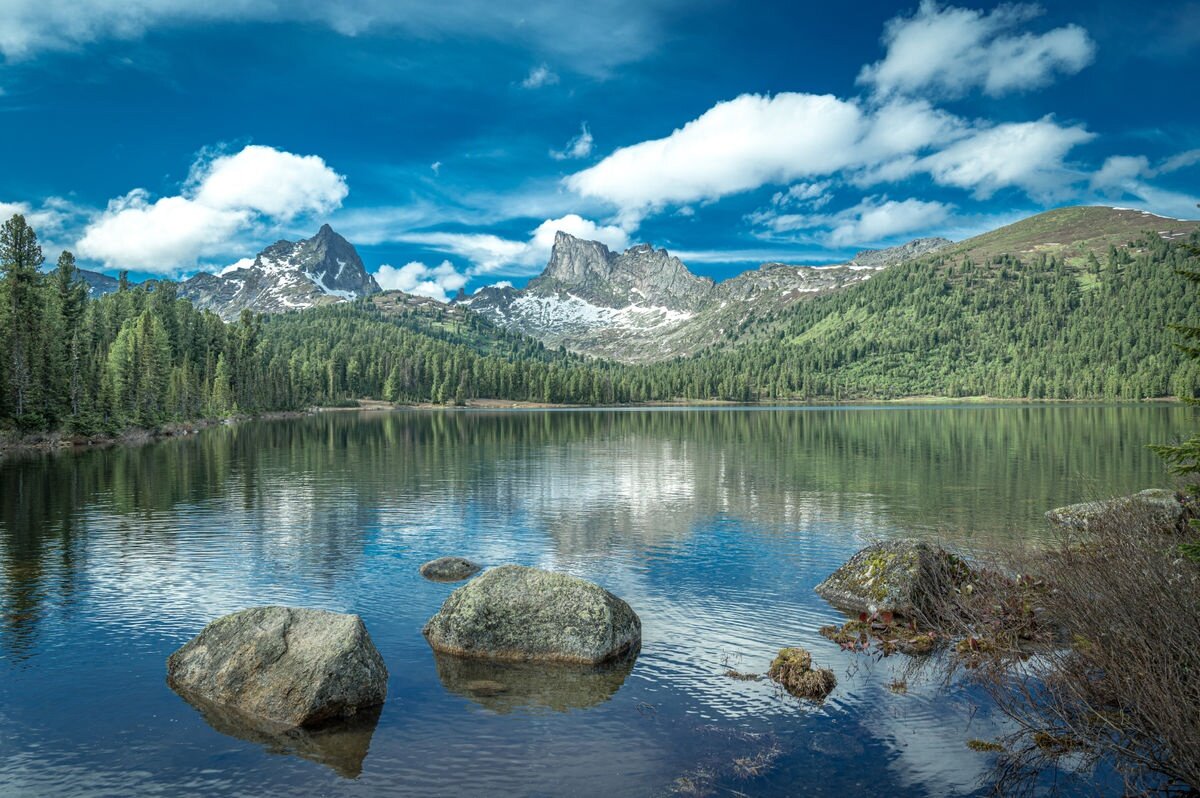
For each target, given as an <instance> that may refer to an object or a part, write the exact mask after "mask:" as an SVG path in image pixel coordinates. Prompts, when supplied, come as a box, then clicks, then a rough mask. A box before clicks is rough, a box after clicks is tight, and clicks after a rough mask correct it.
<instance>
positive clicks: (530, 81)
mask: <svg viewBox="0 0 1200 798" xmlns="http://www.w3.org/2000/svg"><path fill="white" fill-rule="evenodd" d="M555 83H558V75H556V74H554V73H553V72H551V71H550V67H548V66H546V65H545V64H538V65H537V66H535V67H534V68H533V69H531V70H529V74H528V75H526V76H525V79H524V80H522V81H521V88H523V89H540V88H542V87H543V86H553V85H554V84H555Z"/></svg>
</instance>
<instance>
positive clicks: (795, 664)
mask: <svg viewBox="0 0 1200 798" xmlns="http://www.w3.org/2000/svg"><path fill="white" fill-rule="evenodd" d="M767 676H769V677H771V679H773V680H774V681H776V682H778V683H779V684H780V685H781V686H782V687H783V689H784V690H787V691H788V692H789V693H791V694H792V695H794V696H796V697H797V698H808V699H812V700H814V701H820V700H822V699H824V698H825V696H827V695H829V694H830V693H831V692H833V688H835V687H837V677H836V676H834V675H833V671H831V670H830V669H829V668H818V669H815V670H814V669H813V667H812V655H811V654H809V653H808V652H807V651H805V650H804V649H802V648H781V649H780V650H779V654H778V655H777V656H776V657H775V659H774V660H773V661H772V662H771V669H770V670H768V671H767Z"/></svg>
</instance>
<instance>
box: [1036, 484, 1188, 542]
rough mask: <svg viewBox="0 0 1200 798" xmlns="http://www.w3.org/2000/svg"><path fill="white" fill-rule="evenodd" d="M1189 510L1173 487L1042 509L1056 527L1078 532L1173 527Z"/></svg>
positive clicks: (1179, 525)
mask: <svg viewBox="0 0 1200 798" xmlns="http://www.w3.org/2000/svg"><path fill="white" fill-rule="evenodd" d="M1190 511H1191V508H1190V506H1189V505H1188V504H1186V503H1185V501H1184V498H1183V497H1182V496H1180V494H1177V493H1176V492H1175V491H1173V490H1159V489H1150V490H1143V491H1141V492H1139V493H1135V494H1133V495H1132V496H1119V497H1117V498H1115V499H1106V500H1103V501H1094V502H1080V503H1079V504H1069V505H1067V506H1066V507H1058V508H1056V509H1053V510H1050V511H1048V512H1047V513H1046V520H1047V521H1049V522H1050V524H1051V525H1052V526H1055V527H1058V528H1060V529H1066V530H1073V531H1079V532H1102V531H1104V530H1105V529H1110V528H1114V527H1117V526H1122V527H1127V528H1138V529H1141V530H1144V531H1153V530H1155V529H1161V530H1163V531H1173V530H1175V529H1178V528H1180V527H1181V525H1182V524H1183V523H1184V522H1185V521H1186V519H1187V518H1188V517H1189V516H1190V515H1191V512H1190Z"/></svg>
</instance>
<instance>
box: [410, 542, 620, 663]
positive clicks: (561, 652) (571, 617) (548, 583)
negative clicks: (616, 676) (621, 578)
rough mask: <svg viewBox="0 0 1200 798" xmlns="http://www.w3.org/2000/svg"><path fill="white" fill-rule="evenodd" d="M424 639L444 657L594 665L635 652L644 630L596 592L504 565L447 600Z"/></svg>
mask: <svg viewBox="0 0 1200 798" xmlns="http://www.w3.org/2000/svg"><path fill="white" fill-rule="evenodd" d="M424 633H425V637H426V639H427V640H428V641H429V644H430V645H431V646H432V647H433V649H434V650H435V651H439V652H441V653H444V654H455V655H458V656H467V657H491V658H493V659H502V660H516V661H521V660H527V661H546V662H575V663H582V664H596V663H600V662H604V661H605V660H610V659H612V658H614V657H617V656H620V655H621V654H624V653H627V652H630V651H633V650H635V649H637V648H638V647H639V646H640V645H641V640H642V622H641V620H640V619H639V618H638V616H637V613H635V612H634V611H633V610H632V609H631V608H630V607H629V605H628V604H626V603H625V602H624V601H622V600H621V599H619V598H617V597H616V596H614V595H613V594H612V593H609V592H608V591H607V590H605V589H604V588H602V587H600V586H599V585H595V584H592V583H591V582H588V581H586V580H583V579H580V578H578V577H575V576H570V575H568V574H560V573H553V572H551V571H543V570H540V569H537V568H526V567H525V566H522V565H504V566H501V567H499V568H493V569H492V570H490V571H487V572H486V573H484V574H483V575H482V576H478V577H476V578H475V579H473V580H471V581H470V582H468V583H467V584H466V585H464V586H463V587H460V588H459V589H458V590H455V591H454V592H453V593H451V594H450V597H449V598H447V599H446V602H445V603H444V604H443V605H442V608H441V610H440V611H438V613H437V615H435V616H433V617H432V618H430V619H429V623H427V624H425V629H424Z"/></svg>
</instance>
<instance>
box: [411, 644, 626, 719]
mask: <svg viewBox="0 0 1200 798" xmlns="http://www.w3.org/2000/svg"><path fill="white" fill-rule="evenodd" d="M433 658H434V662H435V664H436V665H437V673H438V678H439V679H441V680H442V684H443V685H444V686H445V688H446V689H447V690H449V691H450V692H452V693H457V694H459V695H461V696H464V697H466V698H469V699H471V700H472V701H474V702H476V703H478V704H480V705H481V706H483V707H486V708H487V709H490V710H492V711H493V712H499V713H502V714H503V713H508V712H513V711H516V710H521V709H530V710H537V709H552V710H555V711H556V712H566V711H568V710H572V709H587V708H588V707H593V706H595V705H597V704H602V703H604V702H605V701H607V700H609V699H610V698H612V697H613V696H614V695H615V694H616V692H617V691H618V690H620V689H621V685H623V684H624V683H625V679H626V678H627V677H628V676H629V674H630V673H631V672H632V671H633V665H634V662H635V661H636V660H637V654H636V653H635V654H633V655H631V656H627V657H622V658H620V659H618V660H615V661H613V662H606V663H603V664H600V665H564V664H561V663H534V662H498V661H495V660H490V659H477V658H471V657H455V656H451V655H449V654H439V653H436V652H434V655H433Z"/></svg>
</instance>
